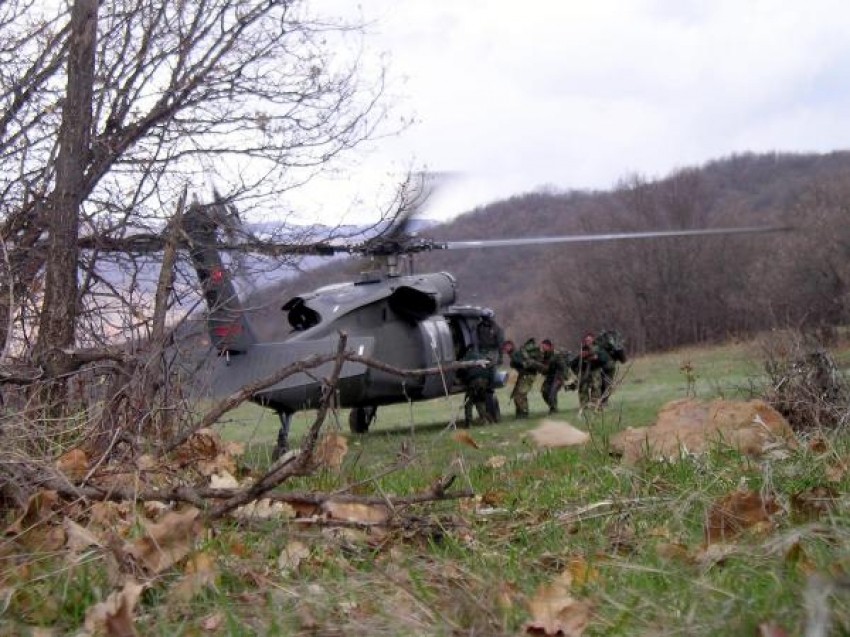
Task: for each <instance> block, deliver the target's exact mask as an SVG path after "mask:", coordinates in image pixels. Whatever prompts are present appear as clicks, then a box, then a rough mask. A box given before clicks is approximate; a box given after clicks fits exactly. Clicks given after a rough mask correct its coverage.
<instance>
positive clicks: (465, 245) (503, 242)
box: [433, 226, 791, 250]
mask: <svg viewBox="0 0 850 637" xmlns="http://www.w3.org/2000/svg"><path fill="white" fill-rule="evenodd" d="M788 230H791V227H788V226H753V227H744V228H703V229H697V230H657V231H652V232H613V233H606V234H569V235H561V236H556V237H519V238H515V239H482V240H478V241H446V242H443V243H437V244H435V245H434V246H433V249H437V250H469V249H473V248H507V247H513V246H529V245H546V244H555V243H592V242H597V241H620V240H627V239H629V240H633V239H657V238H663V237H704V236H711V235H729V234H760V233H767V232H784V231H788Z"/></svg>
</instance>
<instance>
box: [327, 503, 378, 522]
mask: <svg viewBox="0 0 850 637" xmlns="http://www.w3.org/2000/svg"><path fill="white" fill-rule="evenodd" d="M322 510H323V511H324V512H325V513H326V514H327V515H328V517H330V518H332V519H334V520H345V521H346V522H355V523H360V524H383V523H384V522H386V521H387V520H388V519H389V517H390V511H389V509H387V507H386V506H384V505H382V504H361V503H359V502H338V501H334V500H328V501H327V502H324V503H323V504H322Z"/></svg>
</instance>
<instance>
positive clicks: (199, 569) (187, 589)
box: [172, 552, 218, 602]
mask: <svg viewBox="0 0 850 637" xmlns="http://www.w3.org/2000/svg"><path fill="white" fill-rule="evenodd" d="M217 578H218V569H217V568H216V565H215V558H214V557H213V556H212V555H210V554H209V553H204V552H202V553H196V554H195V555H193V556H192V557H191V558H190V559H189V561H188V562H187V563H186V569H185V571H184V574H183V577H182V578H180V581H178V582H177V584H176V585H175V586H174V589H173V590H172V593H173V595H174V597H175V598H176V599H177V600H179V601H181V602H190V601H191V600H192V598H193V597H195V595H197V594H198V593H200V592H201V591H203V590H204V589H205V588H207V587H215V582H216V579H217Z"/></svg>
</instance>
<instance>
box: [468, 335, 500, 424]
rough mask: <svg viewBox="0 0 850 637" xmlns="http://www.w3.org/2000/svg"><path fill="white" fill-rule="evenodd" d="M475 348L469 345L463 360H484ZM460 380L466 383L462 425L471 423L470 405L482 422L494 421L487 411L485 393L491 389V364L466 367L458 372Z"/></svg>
mask: <svg viewBox="0 0 850 637" xmlns="http://www.w3.org/2000/svg"><path fill="white" fill-rule="evenodd" d="M484 359H485V357H484V356H482V355H481V354H479V353H478V352H477V351H476V350H475V348H473V347H470V348H469V349H467V351H466V355H465V356H464V357H463V360H464V361H477V360H484ZM460 375H461V378H462V380H463V381H464V382H465V383H466V395H465V397H464V402H463V415H464V419H463V423H464V424H463V427H464V428H465V429H469V427H470V426H471V425H472V407H473V406H474V407H475V409H476V411H477V412H478V417H479V418H480V419H481V422H482V423H483V424H488V423H491V422H494V420H493V419H492V418H491V416H490V414H489V412H488V411H487V393H488V392H489V391H492V386H493V383H492V379H493V366H492V365H487V364H482V365H476V366H475V367H467V368H466V369H463V370H461V372H460Z"/></svg>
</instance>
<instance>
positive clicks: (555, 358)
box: [540, 338, 575, 414]
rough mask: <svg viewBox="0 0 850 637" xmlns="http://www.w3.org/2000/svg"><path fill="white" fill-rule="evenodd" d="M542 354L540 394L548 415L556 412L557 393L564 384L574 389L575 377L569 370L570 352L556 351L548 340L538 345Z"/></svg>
mask: <svg viewBox="0 0 850 637" xmlns="http://www.w3.org/2000/svg"><path fill="white" fill-rule="evenodd" d="M540 349H541V351H542V352H543V366H544V369H543V385H542V386H541V387H540V393H541V395H542V396H543V401H544V402H545V403H546V404H547V405H548V406H549V413H550V414H554V413H555V412H557V411H558V392H559V391H560V390H561V388H562V387H564V385H565V384H566V385H567V387H572V388H573V389H575V376H574V374H573V372H572V370H571V369H570V362H571V360H572V359H573V358H574V355H573V354H572V353H571V352H567V351H563V350H557V349H555V346H554V345H553V344H552V341H550V340H549V339H548V338H547V339H545V340H543V341H542V342H541V343H540Z"/></svg>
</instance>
